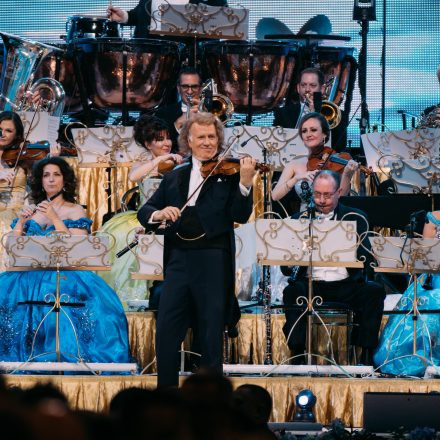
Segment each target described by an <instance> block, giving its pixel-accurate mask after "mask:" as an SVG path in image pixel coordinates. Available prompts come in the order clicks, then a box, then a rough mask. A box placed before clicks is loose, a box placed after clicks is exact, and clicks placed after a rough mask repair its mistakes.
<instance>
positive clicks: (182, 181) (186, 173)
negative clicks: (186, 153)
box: [177, 158, 192, 204]
mask: <svg viewBox="0 0 440 440" xmlns="http://www.w3.org/2000/svg"><path fill="white" fill-rule="evenodd" d="M189 160H190V163H191V158H190V159H189ZM191 168H192V165H185V166H183V167H182V168H181V169H180V170H179V174H178V176H177V185H178V187H179V192H180V195H181V197H182V200H183V204H184V203H185V202H186V200H187V199H188V195H189V194H188V190H189V179H190V177H191Z"/></svg>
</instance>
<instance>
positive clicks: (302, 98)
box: [273, 67, 347, 151]
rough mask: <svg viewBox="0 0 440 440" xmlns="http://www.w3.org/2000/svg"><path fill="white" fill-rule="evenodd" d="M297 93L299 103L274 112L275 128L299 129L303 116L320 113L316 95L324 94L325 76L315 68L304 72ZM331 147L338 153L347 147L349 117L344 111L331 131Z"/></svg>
mask: <svg viewBox="0 0 440 440" xmlns="http://www.w3.org/2000/svg"><path fill="white" fill-rule="evenodd" d="M296 91H297V92H298V97H299V101H291V102H286V104H285V105H284V106H283V107H279V108H277V109H275V110H274V121H273V125H274V126H280V127H284V128H298V126H299V122H300V121H301V118H302V117H303V116H305V115H306V114H307V113H310V112H315V111H319V110H318V109H316V108H315V102H314V93H317V92H320V93H321V94H322V93H324V91H325V86H324V74H323V73H322V72H321V71H320V70H319V69H316V68H314V67H308V68H307V69H304V70H302V71H301V73H300V76H299V81H298V84H297V85H296ZM331 145H332V148H333V149H334V150H336V151H342V150H343V149H344V148H345V147H346V145H347V115H346V114H345V112H344V111H341V122H340V124H339V125H338V126H336V127H335V128H333V129H332V130H331Z"/></svg>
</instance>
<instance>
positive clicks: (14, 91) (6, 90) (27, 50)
mask: <svg viewBox="0 0 440 440" xmlns="http://www.w3.org/2000/svg"><path fill="white" fill-rule="evenodd" d="M0 36H1V37H2V39H3V42H4V44H5V47H6V49H7V55H6V61H5V65H4V66H3V72H2V84H1V90H0V108H1V109H2V110H13V111H21V110H25V107H26V105H27V102H28V98H29V91H31V92H32V90H30V88H31V84H32V81H33V78H34V73H35V71H36V70H37V68H38V66H39V64H40V63H41V61H42V60H43V58H44V57H45V56H46V55H48V54H49V53H50V52H60V51H61V49H59V48H57V47H55V46H49V45H47V44H43V43H38V42H35V41H29V40H25V39H23V38H20V37H17V36H15V35H11V34H8V33H6V32H0ZM53 81H55V80H53ZM37 82H38V81H37ZM57 82H58V81H57ZM58 84H59V83H58ZM52 86H54V84H52V83H51V87H52ZM59 86H60V87H61V88H62V86H61V84H59ZM57 87H58V86H57Z"/></svg>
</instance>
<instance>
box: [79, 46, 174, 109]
mask: <svg viewBox="0 0 440 440" xmlns="http://www.w3.org/2000/svg"><path fill="white" fill-rule="evenodd" d="M72 45H73V46H74V52H75V54H76V56H77V57H78V61H79V63H78V64H79V66H80V69H81V73H82V77H83V80H84V82H85V86H86V89H87V93H88V98H89V99H90V100H91V101H92V103H93V104H94V105H95V106H97V107H103V108H108V109H121V108H122V107H124V108H127V109H128V110H148V109H152V108H155V107H157V106H158V105H160V104H161V103H162V101H163V99H164V97H165V96H166V94H167V93H168V92H169V91H170V90H171V89H173V88H174V87H175V83H176V80H177V75H178V71H179V68H180V51H181V44H180V43H177V42H173V41H166V40H153V39H141V38H135V39H131V40H123V39H118V38H86V39H79V40H76V41H75V42H74V43H72Z"/></svg>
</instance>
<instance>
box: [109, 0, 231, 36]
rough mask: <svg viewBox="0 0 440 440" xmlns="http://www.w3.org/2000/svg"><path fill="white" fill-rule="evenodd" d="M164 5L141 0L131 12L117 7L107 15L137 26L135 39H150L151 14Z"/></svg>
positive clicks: (216, 2) (215, 0)
mask: <svg viewBox="0 0 440 440" xmlns="http://www.w3.org/2000/svg"><path fill="white" fill-rule="evenodd" d="M162 3H166V1H162V0H140V1H139V3H138V5H137V6H136V7H135V8H133V9H131V10H129V11H126V10H124V9H122V8H118V7H115V6H109V7H108V8H107V15H108V17H109V18H110V20H114V21H117V22H119V23H122V24H124V25H127V26H135V30H134V35H133V36H134V38H149V37H150V32H149V30H148V26H150V21H151V14H152V12H154V11H157V10H158V8H159V5H161V4H162ZM170 3H172V4H181V5H185V4H187V3H193V4H199V3H201V4H206V5H209V6H228V3H227V1H226V0H189V1H188V0H173V1H172V2H170ZM157 37H158V36H157V35H153V38H157Z"/></svg>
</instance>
